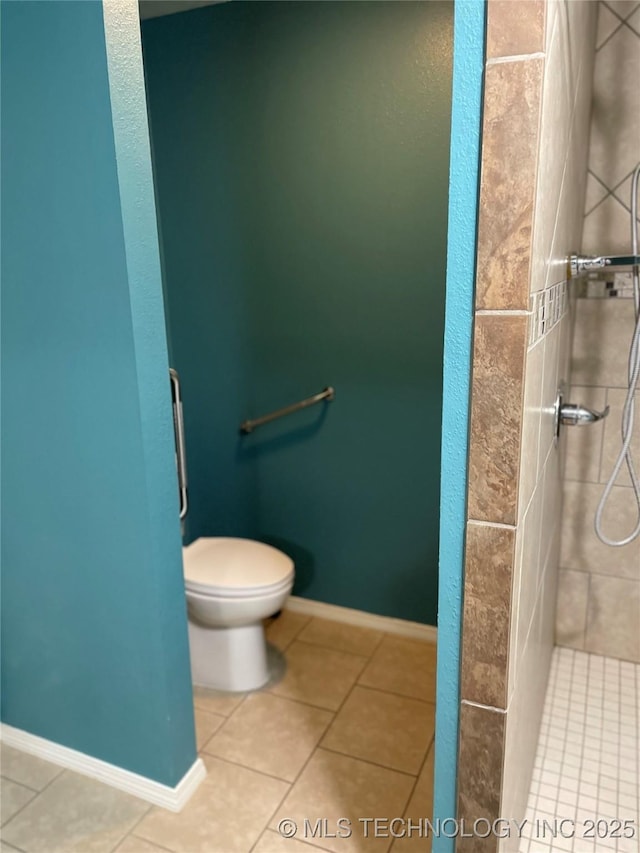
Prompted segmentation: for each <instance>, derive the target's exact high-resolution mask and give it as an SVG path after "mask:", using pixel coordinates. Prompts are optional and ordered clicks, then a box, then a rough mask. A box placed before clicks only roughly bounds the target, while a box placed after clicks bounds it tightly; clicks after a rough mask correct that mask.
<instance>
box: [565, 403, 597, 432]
mask: <svg viewBox="0 0 640 853" xmlns="http://www.w3.org/2000/svg"><path fill="white" fill-rule="evenodd" d="M608 414H609V406H607V407H606V409H605V410H604V411H603V412H596V411H595V410H594V409H588V408H587V407H586V406H579V405H575V404H574V403H562V404H561V406H560V423H562V424H566V426H584V425H585V424H592V423H595V421H601V420H602V419H603V418H606V417H607V415H608Z"/></svg>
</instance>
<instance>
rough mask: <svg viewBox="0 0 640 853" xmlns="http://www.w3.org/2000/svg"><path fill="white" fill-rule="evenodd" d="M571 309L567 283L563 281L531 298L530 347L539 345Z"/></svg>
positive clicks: (532, 295) (534, 294)
mask: <svg viewBox="0 0 640 853" xmlns="http://www.w3.org/2000/svg"><path fill="white" fill-rule="evenodd" d="M568 307H569V300H568V295H567V282H566V281H561V282H559V283H558V284H554V285H553V286H552V287H548V288H547V289H546V290H539V291H537V292H536V293H532V294H531V296H530V297H529V312H530V323H529V347H532V346H533V345H534V344H537V343H538V341H539V340H540V339H541V338H543V337H544V336H545V335H547V334H549V332H550V331H551V329H553V327H554V326H555V325H556V324H557V323H559V322H560V320H561V319H562V318H563V317H564V315H565V314H566V312H567V310H568Z"/></svg>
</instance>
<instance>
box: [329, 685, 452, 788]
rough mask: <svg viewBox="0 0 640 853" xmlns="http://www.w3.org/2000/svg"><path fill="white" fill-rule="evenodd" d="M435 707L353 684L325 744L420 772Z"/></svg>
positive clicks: (370, 759) (408, 771)
mask: <svg viewBox="0 0 640 853" xmlns="http://www.w3.org/2000/svg"><path fill="white" fill-rule="evenodd" d="M434 725H435V706H434V705H431V704H430V703H428V702H422V701H420V700H419V699H409V698H407V697H405V696H396V695H395V694H393V693H382V692H381V691H380V690H371V689H369V688H367V687H358V686H356V687H354V688H353V691H352V692H351V694H350V695H349V697H348V699H347V701H346V702H345V703H344V705H343V706H342V708H341V709H340V711H339V712H338V715H337V716H336V718H335V720H334V721H333V723H332V725H331V728H330V729H329V731H328V732H327V734H326V735H325V736H324V738H323V740H322V746H323V747H326V748H327V749H334V750H336V751H337V752H344V753H345V754H346V755H352V756H354V757H355V758H363V759H364V760H365V761H373V762H374V763H376V764H383V765H384V766H385V767H391V768H393V769H394V770H403V771H404V772H405V773H414V774H417V773H418V772H419V770H420V767H421V766H422V762H423V760H424V757H425V755H426V752H427V748H428V746H429V743H430V742H431V740H432V738H433V731H434Z"/></svg>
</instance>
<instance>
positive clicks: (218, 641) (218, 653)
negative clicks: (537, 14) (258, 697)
mask: <svg viewBox="0 0 640 853" xmlns="http://www.w3.org/2000/svg"><path fill="white" fill-rule="evenodd" d="M189 649H190V658H191V678H192V680H193V683H194V685H197V686H198V687H207V688H209V689H210V690H229V691H236V692H237V691H246V690H257V689H258V688H259V687H263V686H264V685H265V684H266V683H267V681H269V668H268V665H267V644H266V640H265V636H264V628H263V626H262V622H257V623H254V624H252V625H239V626H236V627H233V628H210V627H208V626H206V625H201V624H199V623H198V622H195V621H192V620H191V619H189Z"/></svg>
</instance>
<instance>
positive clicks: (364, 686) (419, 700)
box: [353, 673, 436, 707]
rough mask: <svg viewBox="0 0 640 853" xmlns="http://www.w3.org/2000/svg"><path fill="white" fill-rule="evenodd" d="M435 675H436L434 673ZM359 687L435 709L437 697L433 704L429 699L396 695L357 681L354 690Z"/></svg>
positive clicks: (404, 694)
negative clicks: (420, 703)
mask: <svg viewBox="0 0 640 853" xmlns="http://www.w3.org/2000/svg"><path fill="white" fill-rule="evenodd" d="M434 675H435V673H434ZM356 687H359V688H360V690H372V691H373V692H374V693H384V694H385V695H386V696H395V697H396V698H397V699H408V700H409V701H410V702H422V704H423V705H433V706H434V707H435V704H436V703H435V696H434V700H433V702H431V701H430V700H429V699H419V698H418V697H417V696H407V694H406V693H396V692H395V691H393V690H383V689H382V687H374V686H373V685H371V684H363V683H361V682H360V681H357V682H356V683H355V684H354V685H353V689H355V688H356Z"/></svg>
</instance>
